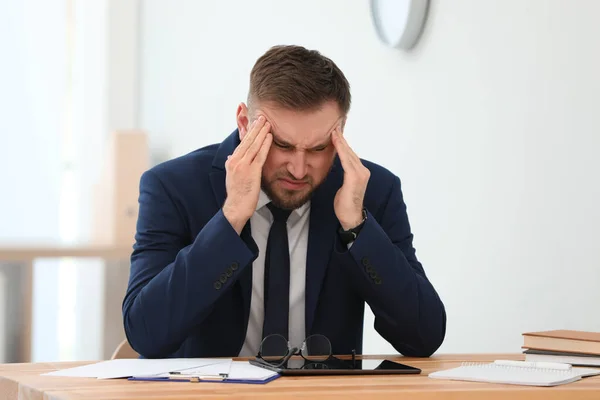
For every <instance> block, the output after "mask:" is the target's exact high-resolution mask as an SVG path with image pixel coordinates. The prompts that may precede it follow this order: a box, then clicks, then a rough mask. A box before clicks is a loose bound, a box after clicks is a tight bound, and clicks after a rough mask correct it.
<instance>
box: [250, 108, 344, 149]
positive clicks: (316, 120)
mask: <svg viewBox="0 0 600 400" xmlns="http://www.w3.org/2000/svg"><path fill="white" fill-rule="evenodd" d="M332 103H333V104H329V103H325V104H324V105H323V106H322V107H321V108H319V109H317V110H314V111H294V110H289V109H283V108H281V107H276V106H273V105H269V104H265V105H261V106H260V107H257V109H256V117H258V116H259V115H264V116H265V117H266V118H267V120H268V121H269V122H270V123H271V131H272V133H273V135H274V137H275V139H278V140H284V141H285V142H287V143H289V144H292V145H294V146H297V147H300V148H309V147H312V146H316V145H319V144H322V143H323V142H324V141H326V140H327V139H328V138H329V135H330V134H331V132H332V131H333V130H334V129H335V128H336V127H337V126H338V125H339V123H340V122H341V115H340V112H339V108H338V106H337V104H336V103H335V102H332Z"/></svg>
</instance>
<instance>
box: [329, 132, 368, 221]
mask: <svg viewBox="0 0 600 400" xmlns="http://www.w3.org/2000/svg"><path fill="white" fill-rule="evenodd" d="M331 137H332V138H331V140H332V142H333V145H334V146H335V149H336V151H337V153H338V156H339V157H340V161H341V162H342V168H343V169H344V183H343V184H342V187H341V188H340V189H339V190H338V192H337V194H336V195H335V199H334V201H333V208H334V210H335V215H336V216H337V218H338V220H339V221H340V224H341V225H342V228H343V229H344V230H349V229H352V228H354V227H356V226H358V225H360V223H361V222H362V220H363V213H362V210H363V200H364V198H365V192H366V190H367V183H368V182H369V178H370V177H371V171H369V170H368V168H367V167H365V166H364V165H363V164H362V162H361V161H360V158H358V156H357V155H356V153H354V151H352V149H351V148H350V146H349V145H348V142H346V139H344V137H343V136H342V133H341V130H340V129H339V128H338V129H336V130H335V132H333V133H332V135H331Z"/></svg>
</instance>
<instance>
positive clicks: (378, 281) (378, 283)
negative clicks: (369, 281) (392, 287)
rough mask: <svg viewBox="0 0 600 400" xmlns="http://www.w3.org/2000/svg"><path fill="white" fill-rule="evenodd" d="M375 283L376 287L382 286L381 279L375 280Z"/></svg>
mask: <svg viewBox="0 0 600 400" xmlns="http://www.w3.org/2000/svg"><path fill="white" fill-rule="evenodd" d="M373 281H374V282H375V284H376V285H381V278H380V277H377V278H375V279H374V280H373Z"/></svg>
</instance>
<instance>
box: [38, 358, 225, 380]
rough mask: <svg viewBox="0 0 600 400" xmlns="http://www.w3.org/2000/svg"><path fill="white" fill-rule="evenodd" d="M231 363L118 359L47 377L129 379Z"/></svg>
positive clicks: (183, 359) (208, 360) (177, 359)
mask: <svg viewBox="0 0 600 400" xmlns="http://www.w3.org/2000/svg"><path fill="white" fill-rule="evenodd" d="M220 363H231V359H218V358H214V359H209V358H166V359H138V358H132V359H118V360H110V361H101V362H99V363H95V364H89V365H84V366H81V367H75V368H68V369H63V370H60V371H54V372H47V373H44V374H42V375H47V376H69V377H84V378H98V379H112V378H127V377H130V376H150V375H156V374H161V373H168V372H170V371H180V370H184V369H189V368H198V367H203V366H209V365H215V364H220Z"/></svg>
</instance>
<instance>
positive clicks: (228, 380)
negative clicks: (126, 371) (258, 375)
mask: <svg viewBox="0 0 600 400" xmlns="http://www.w3.org/2000/svg"><path fill="white" fill-rule="evenodd" d="M280 376H281V375H279V374H276V375H273V376H271V377H269V378H266V379H262V380H257V379H233V378H220V379H219V378H216V377H188V378H180V379H171V378H170V377H164V376H163V377H156V378H154V377H135V376H132V377H129V378H128V380H130V381H149V382H188V383H200V382H210V383H249V384H255V385H262V384H265V383H269V382H271V381H274V380H275V379H277V378H279V377H280Z"/></svg>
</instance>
